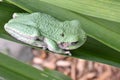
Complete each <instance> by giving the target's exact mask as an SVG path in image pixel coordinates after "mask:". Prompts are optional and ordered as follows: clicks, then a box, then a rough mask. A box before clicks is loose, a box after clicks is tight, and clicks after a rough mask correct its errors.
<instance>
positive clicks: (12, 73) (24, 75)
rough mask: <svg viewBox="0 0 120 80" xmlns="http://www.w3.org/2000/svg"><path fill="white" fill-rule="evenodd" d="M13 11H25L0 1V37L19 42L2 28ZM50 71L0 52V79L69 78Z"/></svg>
mask: <svg viewBox="0 0 120 80" xmlns="http://www.w3.org/2000/svg"><path fill="white" fill-rule="evenodd" d="M14 12H25V11H23V10H21V9H20V8H18V7H16V6H13V5H10V4H7V3H0V14H1V16H0V37H2V38H5V39H8V40H12V41H15V42H19V41H17V40H16V39H14V38H13V37H11V36H10V35H8V34H7V33H6V32H5V31H4V28H3V25H4V24H5V23H6V22H7V21H8V20H9V19H10V18H11V15H12V14H13V13H14ZM19 43H20V42H19ZM51 72H52V71H51ZM51 72H47V71H44V70H42V71H40V70H37V69H35V68H32V67H31V66H29V65H26V64H23V63H21V62H19V61H16V60H15V59H12V58H10V57H8V56H6V55H4V54H2V53H0V80H16V79H17V80H40V79H42V80H71V79H70V78H68V77H67V76H65V75H63V74H61V73H59V74H61V75H62V77H58V76H54V74H56V75H57V74H58V72H54V73H51ZM59 74H58V75H59Z"/></svg>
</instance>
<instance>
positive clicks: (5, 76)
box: [0, 53, 71, 80]
mask: <svg viewBox="0 0 120 80" xmlns="http://www.w3.org/2000/svg"><path fill="white" fill-rule="evenodd" d="M51 72H52V71H51V70H49V72H48V71H46V70H37V69H35V68H33V67H31V66H29V65H26V64H24V63H21V62H19V61H17V60H15V59H12V58H10V57H8V56H6V55H4V54H2V53H0V80H16V79H17V80H71V79H70V78H68V77H67V76H65V75H62V74H61V73H59V72H57V71H56V72H53V73H51ZM54 74H56V75H59V74H60V75H62V76H61V77H58V76H55V75H54ZM62 77H64V78H62Z"/></svg>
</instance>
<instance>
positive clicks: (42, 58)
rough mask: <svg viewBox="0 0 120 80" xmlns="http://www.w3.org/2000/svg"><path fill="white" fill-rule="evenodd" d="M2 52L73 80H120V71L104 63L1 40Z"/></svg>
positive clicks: (0, 50) (0, 47) (0, 48)
mask: <svg viewBox="0 0 120 80" xmlns="http://www.w3.org/2000/svg"><path fill="white" fill-rule="evenodd" d="M0 52H3V53H5V54H8V55H10V56H11V57H13V58H16V59H17V60H20V61H22V62H25V63H27V64H31V65H32V66H34V67H36V68H38V69H44V68H49V69H52V70H57V71H60V72H62V73H64V74H65V75H68V76H70V77H71V78H72V79H73V80H120V69H119V68H116V67H113V66H109V65H105V64H102V63H97V62H92V61H87V60H83V59H77V58H72V57H66V56H62V55H59V54H54V53H47V52H45V51H43V50H35V49H33V48H30V47H27V46H24V45H21V44H17V43H14V42H10V41H7V40H4V39H0Z"/></svg>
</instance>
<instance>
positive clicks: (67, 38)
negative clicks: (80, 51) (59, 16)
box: [58, 20, 86, 50]
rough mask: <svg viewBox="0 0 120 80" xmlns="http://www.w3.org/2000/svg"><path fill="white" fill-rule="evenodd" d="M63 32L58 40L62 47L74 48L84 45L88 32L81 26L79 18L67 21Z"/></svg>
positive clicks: (66, 48)
mask: <svg viewBox="0 0 120 80" xmlns="http://www.w3.org/2000/svg"><path fill="white" fill-rule="evenodd" d="M62 30H63V32H62V33H61V38H60V40H59V42H58V45H59V47H60V48H62V49H65V50H72V49H76V48H78V47H80V46H82V45H83V44H84V43H85V41H86V34H85V32H84V31H83V29H82V28H81V27H80V22H79V21H78V20H72V21H65V22H64V23H63V27H62Z"/></svg>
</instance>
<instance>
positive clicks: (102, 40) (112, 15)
mask: <svg viewBox="0 0 120 80" xmlns="http://www.w3.org/2000/svg"><path fill="white" fill-rule="evenodd" d="M92 1H93V2H92ZM92 1H91V2H90V0H85V1H83V0H64V1H62V0H5V2H7V3H0V37H1V38H4V39H7V40H12V41H15V42H19V41H17V40H16V39H14V38H12V37H11V36H9V35H8V34H7V33H6V32H5V31H4V29H3V25H4V24H5V23H6V22H7V21H8V20H9V19H10V18H11V15H12V14H13V13H14V12H29V13H32V12H39V11H40V12H44V13H47V14H50V15H52V16H54V17H56V18H57V19H59V20H72V19H78V20H80V22H81V23H82V25H83V26H82V28H83V29H84V30H85V32H86V33H87V35H88V39H87V42H86V43H85V44H84V45H83V46H82V47H80V48H79V49H76V50H73V51H71V52H72V57H77V58H83V59H87V60H92V61H98V62H102V63H105V64H110V65H112V66H116V67H120V23H119V22H120V20H119V19H120V18H119V16H120V14H119V9H120V7H119V5H118V4H119V3H120V2H119V1H118V0H110V1H108V0H107V1H104V0H101V1H100V0H92ZM8 3H11V4H12V5H10V4H8ZM16 6H17V7H16ZM18 7H19V8H18ZM19 43H20V42H19ZM0 58H1V56H0ZM3 62H4V61H3ZM0 65H1V63H0ZM8 67H9V66H8ZM2 68H3V67H2ZM48 72H49V71H48Z"/></svg>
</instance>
